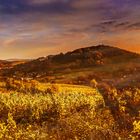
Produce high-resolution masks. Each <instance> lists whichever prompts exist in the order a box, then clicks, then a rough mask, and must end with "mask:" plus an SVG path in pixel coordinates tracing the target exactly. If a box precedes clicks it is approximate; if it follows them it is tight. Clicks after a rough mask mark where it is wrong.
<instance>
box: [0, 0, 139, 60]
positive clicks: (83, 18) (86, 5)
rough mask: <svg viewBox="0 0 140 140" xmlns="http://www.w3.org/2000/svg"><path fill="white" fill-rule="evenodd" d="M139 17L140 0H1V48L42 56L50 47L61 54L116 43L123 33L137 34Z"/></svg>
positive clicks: (128, 34)
mask: <svg viewBox="0 0 140 140" xmlns="http://www.w3.org/2000/svg"><path fill="white" fill-rule="evenodd" d="M139 17H140V1H139V0H123V1H122V0H116V1H115V0H98V1H93V0H1V1H0V49H1V50H3V49H4V48H6V47H5V46H7V48H8V47H9V48H11V49H12V48H13V50H14V49H15V50H18V52H19V54H21V56H23V54H22V53H23V51H22V50H24V55H26V53H28V52H31V51H32V50H34V51H35V52H34V54H35V56H37V55H39V52H40V56H41V52H44V53H43V54H45V53H46V55H47V54H48V52H49V51H48V50H49V48H53V49H52V50H53V51H54V52H55V53H57V52H58V51H59V49H60V48H61V49H62V51H63V50H65V51H67V50H70V49H71V48H78V47H82V46H88V45H94V44H98V43H101V42H102V43H104V41H105V42H108V43H109V42H110V45H112V42H116V41H115V40H119V39H120V38H121V36H123V35H125V36H126V35H127V36H130V37H131V36H132V32H133V34H137V32H138V31H139V29H140V19H139ZM123 33H125V34H123ZM118 36H119V39H116V38H118ZM135 37H138V35H137V36H135ZM122 38H123V37H122ZM128 38H129V37H126V38H124V40H125V41H128V42H129V43H130V44H132V43H131V41H130V38H129V39H128ZM127 39H128V40H127ZM135 40H136V41H135V42H136V44H137V45H138V44H140V43H138V39H135ZM4 42H5V43H4ZM121 42H123V41H121ZM118 44H119V45H120V43H118ZM123 44H124V43H123ZM133 45H134V43H133ZM120 46H121V45H120ZM122 47H123V45H122ZM2 48H3V49H2ZM46 48H48V49H46ZM41 49H42V51H41ZM37 50H40V51H39V52H38V51H37ZM10 51H11V50H10ZM60 51H61V50H60ZM3 52H6V50H3ZM3 52H2V51H1V52H0V54H2V53H3ZM8 54H9V53H8ZM12 54H14V52H13V53H12ZM15 55H16V54H15ZM26 56H27V55H26ZM28 56H29V55H28ZM31 57H33V56H31Z"/></svg>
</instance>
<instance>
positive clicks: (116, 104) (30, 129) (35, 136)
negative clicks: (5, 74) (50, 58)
mask: <svg viewBox="0 0 140 140" xmlns="http://www.w3.org/2000/svg"><path fill="white" fill-rule="evenodd" d="M96 84H97V83H96V82H95V80H93V81H92V82H91V86H92V87H88V86H77V85H67V84H50V83H47V84H45V83H39V82H37V81H34V80H33V81H28V82H27V81H19V80H13V79H9V80H7V82H6V83H5V82H1V83H0V87H1V93H0V139H2V140H3V139H4V140H28V139H30V140H94V139H95V140H115V139H116V140H117V139H122V140H125V139H126V140H127V139H130V140H131V139H132V140H137V139H139V138H140V121H139V120H140V89H137V88H135V89H125V90H122V91H118V90H116V89H115V88H109V87H104V88H102V89H99V88H98V87H96ZM19 87H20V88H19Z"/></svg>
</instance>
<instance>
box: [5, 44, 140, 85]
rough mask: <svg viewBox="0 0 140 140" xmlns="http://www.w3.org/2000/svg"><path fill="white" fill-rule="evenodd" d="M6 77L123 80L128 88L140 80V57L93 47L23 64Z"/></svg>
mask: <svg viewBox="0 0 140 140" xmlns="http://www.w3.org/2000/svg"><path fill="white" fill-rule="evenodd" d="M6 62H7V61H4V62H3V63H6ZM7 63H10V62H9V61H8V62H7ZM3 74H4V75H5V76H15V77H28V78H34V79H38V80H41V81H47V82H50V81H51V82H52V81H53V82H64V83H67V82H74V81H78V80H79V79H78V78H80V77H82V78H83V80H84V77H85V81H86V80H87V79H89V80H90V79H91V78H95V79H97V80H99V81H109V82H111V81H113V80H117V79H118V78H119V80H118V81H119V82H122V84H123V83H125V84H126V81H127V82H128V81H129V82H131V80H132V79H133V77H134V80H135V81H134V82H138V81H139V80H140V55H139V54H136V53H132V52H129V51H126V50H122V49H119V48H115V47H111V46H107V45H99V46H91V47H87V48H80V49H77V50H74V51H71V52H67V53H65V54H63V53H60V54H58V55H50V56H46V57H41V58H38V59H35V60H31V61H27V62H24V63H19V64H17V65H14V66H13V67H11V68H6V70H4V73H3ZM86 76H88V77H86ZM82 78H81V79H82ZM121 78H122V81H120V80H121ZM79 81H80V80H79ZM85 81H83V84H85V83H84V82H85ZM86 82H87V81H86ZM114 82H116V83H117V81H114ZM79 84H80V82H79ZM81 84H82V82H81Z"/></svg>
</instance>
